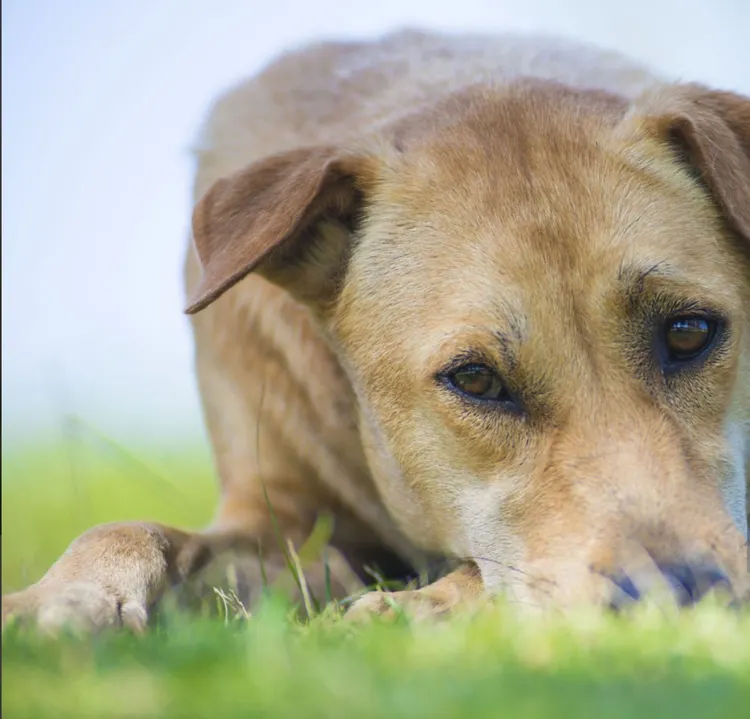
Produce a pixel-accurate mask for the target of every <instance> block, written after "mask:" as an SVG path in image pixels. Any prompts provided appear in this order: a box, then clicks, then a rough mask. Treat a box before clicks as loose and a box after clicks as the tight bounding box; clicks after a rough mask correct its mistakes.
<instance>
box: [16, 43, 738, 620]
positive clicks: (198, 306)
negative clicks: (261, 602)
mask: <svg viewBox="0 0 750 719" xmlns="http://www.w3.org/2000/svg"><path fill="white" fill-rule="evenodd" d="M196 153H197V158H198V168H197V174H196V179H195V188H194V192H195V200H196V207H195V210H194V215H193V232H192V237H191V242H190V248H189V250H188V255H187V261H186V271H185V277H186V289H187V294H188V297H189V300H188V301H189V305H188V308H187V312H188V313H189V314H190V315H191V317H192V328H193V333H194V337H195V362H196V368H197V377H198V383H199V387H200V394H201V397H202V403H203V410H204V415H205V421H206V425H207V428H208V433H209V436H210V442H211V445H212V448H213V455H214V457H215V462H216V468H217V471H218V475H219V478H220V481H221V500H220V504H219V507H218V509H217V512H216V516H215V521H214V522H213V523H212V525H211V526H210V527H209V528H208V529H207V530H205V531H201V532H188V531H182V530H177V529H174V528H170V527H165V526H161V525H156V524H148V523H118V524H111V525H104V526H99V527H95V528H94V529H91V530H90V531H88V532H86V533H85V534H83V535H82V536H81V537H79V538H78V539H76V540H75V541H74V542H73V544H72V545H71V546H70V547H69V548H68V549H67V551H66V552H65V553H64V554H63V555H62V556H61V558H60V559H59V560H58V561H57V562H56V563H55V564H54V565H53V566H52V568H51V569H50V570H49V571H48V572H47V574H46V575H45V576H44V577H43V578H42V579H41V580H40V581H39V582H38V583H36V584H34V585H33V586H31V587H29V588H27V589H25V590H23V591H21V592H18V593H15V594H10V595H7V596H5V597H4V598H3V617H4V620H5V619H7V618H8V617H10V616H19V617H21V618H23V617H26V618H27V619H30V620H32V621H35V622H37V623H38V624H39V625H41V626H43V627H48V628H49V627H58V626H61V625H65V624H69V623H74V624H79V625H81V626H85V627H92V628H99V627H103V626H110V625H125V626H128V627H132V628H134V629H142V628H144V627H145V626H146V622H147V620H148V616H149V612H150V610H151V608H152V607H154V606H155V605H156V603H157V601H158V600H159V598H160V597H161V596H162V595H163V594H164V592H165V591H166V590H167V588H169V587H170V586H172V585H174V584H177V583H180V582H183V581H186V580H187V579H188V578H189V577H191V576H194V575H195V574H196V573H197V572H199V571H202V568H203V567H205V566H206V565H207V563H208V564H210V562H211V561H212V560H213V559H215V558H216V557H219V556H223V554H222V553H225V552H227V551H233V552H235V554H238V553H239V554H240V555H242V556H244V557H245V562H244V565H243V577H244V582H245V584H244V585H243V586H245V587H246V589H247V595H248V601H251V602H253V601H255V599H256V598H257V596H258V595H259V592H260V588H261V587H262V585H263V583H264V581H269V582H272V581H273V580H274V577H277V576H280V574H281V573H282V572H283V571H285V570H284V567H285V566H286V562H287V561H288V560H289V558H290V556H293V557H294V556H296V555H290V552H292V551H293V549H294V547H298V548H299V547H300V546H301V545H302V544H303V543H304V542H305V540H306V538H308V536H309V535H310V533H311V532H312V531H313V529H314V527H315V526H317V525H316V522H317V521H318V520H319V518H320V517H323V516H325V517H328V518H329V520H330V521H331V522H332V524H331V525H330V526H331V527H332V529H331V535H330V545H331V551H332V552H333V554H331V555H330V556H335V557H336V559H337V561H338V562H339V563H338V565H337V566H338V567H339V569H338V570H337V571H335V572H331V570H330V567H328V568H327V565H326V563H325V562H324V561H323V560H322V559H320V558H315V557H313V558H312V559H309V560H306V561H307V566H306V568H305V571H304V577H305V581H306V583H307V589H309V591H310V593H314V594H317V596H323V594H324V582H326V581H327V582H328V583H329V585H330V586H329V589H330V591H331V592H332V593H333V594H334V596H338V597H342V596H345V595H346V594H347V592H348V589H349V587H350V584H351V580H352V579H353V578H354V579H360V580H363V577H365V576H366V575H367V571H368V568H370V567H373V566H375V565H377V566H378V567H380V569H381V572H382V573H384V574H385V575H386V576H388V577H396V576H398V577H403V576H409V574H410V573H411V572H416V573H423V572H424V571H425V568H427V567H429V566H430V563H431V562H432V561H433V560H436V559H437V560H440V559H445V560H448V561H449V562H450V564H449V569H448V571H446V572H445V573H444V574H443V575H442V576H440V577H439V578H437V579H436V580H435V581H434V582H432V583H426V584H424V585H423V586H419V587H417V588H407V589H404V590H403V591H396V592H393V593H388V592H385V591H373V592H369V593H366V594H364V595H363V596H362V597H361V598H359V599H358V600H357V601H355V602H354V603H353V604H352V606H351V608H350V609H349V610H348V614H347V616H348V617H351V618H365V617H369V616H373V615H384V614H388V613H390V612H392V611H393V606H394V603H395V604H396V606H401V607H403V608H404V609H405V610H407V611H410V612H412V613H413V614H414V615H415V616H418V617H429V616H434V615H438V614H443V613H446V612H451V611H456V610H458V609H460V608H462V607H468V606H471V605H472V604H473V603H476V602H481V601H483V600H484V599H486V598H490V597H492V596H495V595H497V594H503V595H505V596H507V597H509V598H512V599H513V600H514V601H517V602H518V603H519V604H521V605H523V606H529V607H533V608H542V609H544V608H546V607H555V608H569V607H575V606H580V605H586V606H589V605H594V606H603V607H615V608H620V607H623V606H626V605H629V604H630V603H631V602H634V601H637V600H639V599H640V598H641V597H643V596H646V595H650V594H653V593H655V592H658V591H660V590H663V591H664V592H666V594H667V595H668V596H669V597H670V598H671V599H673V600H674V601H676V602H677V603H678V604H681V605H685V604H692V603H694V602H696V601H698V600H699V599H700V598H701V597H702V596H704V595H706V594H707V593H709V592H715V591H719V590H721V591H726V592H727V593H728V596H730V597H732V598H734V599H737V598H744V597H745V596H746V595H747V591H748V565H747V527H748V525H747V508H746V495H747V480H746V467H747V464H748V459H749V458H750V441H749V440H750V98H747V97H744V96H742V95H739V94H736V93H733V92H725V91H719V90H714V89H710V88H707V87H704V86H701V85H698V84H682V83H673V82H671V81H668V80H666V79H663V78H661V77H659V76H658V75H657V74H655V73H653V72H651V71H650V70H649V69H648V68H645V67H642V66H641V65H639V64H638V63H636V62H634V61H632V60H630V59H628V58H626V57H623V56H621V55H620V54H617V53H613V52H606V51H603V50H600V49H598V48H594V47H589V46H585V45H580V44H578V43H574V42H569V41H565V40H561V39H554V38H544V37H524V36H512V35H505V36H497V37H479V36H447V35H441V34H432V33H423V32H418V31H400V32H396V33H393V34H390V35H387V36H385V37H383V38H381V39H379V40H374V41H361V42H341V43H335V42H327V43H322V44H317V45H313V46H308V47H306V48H303V49H301V50H297V51H294V52H291V53H288V54H286V55H284V56H282V57H281V58H280V59H277V60H276V61H275V62H273V63H272V64H271V65H270V66H268V67H267V68H266V69H265V70H263V71H262V72H261V73H260V74H259V75H258V76H256V77H255V78H254V79H251V80H250V81H248V82H245V83H243V84H241V85H239V86H238V87H236V88H234V89H232V90H231V91H229V92H228V93H227V94H225V95H224V96H223V97H221V98H220V99H219V100H218V102H217V103H216V104H215V106H214V108H213V111H212V113H211V115H210V117H209V119H208V121H207V123H206V125H205V127H204V130H203V133H202V135H201V139H200V142H199V146H198V147H197V150H196ZM243 553H244V554H243ZM331 566H333V565H331ZM347 572H348V574H347ZM328 574H331V577H330V579H329V578H328V576H327V575H328ZM263 575H264V576H263ZM660 588H661V589H660Z"/></svg>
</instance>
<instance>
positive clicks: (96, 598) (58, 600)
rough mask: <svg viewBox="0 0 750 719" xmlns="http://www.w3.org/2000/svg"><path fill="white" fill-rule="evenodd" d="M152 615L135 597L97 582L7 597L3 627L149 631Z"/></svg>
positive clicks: (49, 630) (54, 630) (51, 630)
mask: <svg viewBox="0 0 750 719" xmlns="http://www.w3.org/2000/svg"><path fill="white" fill-rule="evenodd" d="M147 619H148V613H147V609H146V606H145V604H144V603H143V602H142V601H139V600H138V599H137V598H135V597H127V596H121V595H118V594H117V593H116V592H114V591H113V590H112V589H110V588H107V587H105V586H103V585H101V584H97V583H94V582H84V581H76V582H70V583H65V584H61V585H57V586H56V585H54V584H53V585H51V586H44V587H40V586H35V587H30V588H29V589H27V590H25V591H22V592H18V593H17V594H9V595H6V596H4V597H3V627H4V626H5V625H6V624H7V623H8V622H12V621H20V622H24V623H32V624H34V625H35V626H36V627H37V628H38V629H40V630H41V631H43V632H47V633H51V634H56V633H58V632H59V631H60V630H61V629H63V628H65V629H69V630H72V631H74V632H86V633H93V632H98V631H101V630H102V629H107V628H108V627H122V626H124V627H127V628H129V629H131V630H133V631H136V632H140V631H143V629H145V626H146V621H147Z"/></svg>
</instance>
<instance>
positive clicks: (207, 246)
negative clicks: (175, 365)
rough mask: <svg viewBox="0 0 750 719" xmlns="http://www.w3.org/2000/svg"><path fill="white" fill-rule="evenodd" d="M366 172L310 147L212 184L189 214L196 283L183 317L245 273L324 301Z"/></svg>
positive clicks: (360, 164)
mask: <svg viewBox="0 0 750 719" xmlns="http://www.w3.org/2000/svg"><path fill="white" fill-rule="evenodd" d="M373 167H374V163H373V161H372V159H371V158H370V157H368V156H366V155H359V154H354V153H349V152H346V151H343V150H341V149H340V148H336V147H312V148H304V149H298V150H292V151H289V152H285V153H281V154H278V155H273V156H270V157H267V158H265V159H263V160H260V161H259V162H256V163H254V164H252V165H250V166H249V167H248V168H246V169H244V170H241V171H240V172H238V173H236V174H234V175H232V176H230V177H227V178H226V179H222V180H219V181H218V182H216V183H215V184H214V185H213V186H212V187H211V189H210V190H209V191H208V192H207V193H206V194H205V195H204V196H203V198H202V199H201V200H200V201H199V202H198V204H197V206H196V208H195V210H194V212H193V239H194V242H195V249H196V251H197V253H198V257H199V259H200V262H201V265H202V267H203V277H202V279H201V281H200V284H199V285H198V287H197V288H196V290H195V292H194V293H193V296H192V297H191V299H190V304H189V306H188V308H187V310H186V312H187V313H188V314H194V313H195V312H198V311H200V310H202V309H203V308H205V307H207V306H208V305H210V304H211V303H212V302H213V301H214V300H216V299H217V298H218V297H220V296H221V295H222V294H223V293H224V292H226V291H227V290H228V289H229V288H230V287H232V286H233V285H234V284H236V283H237V282H239V281H240V280H241V279H242V278H243V277H245V276H246V275H247V274H248V273H250V272H252V271H253V270H257V271H258V272H259V273H261V274H263V275H264V276H266V277H267V278H268V279H270V280H271V281H273V282H276V283H278V284H281V285H283V286H285V287H287V288H288V289H289V290H290V291H291V292H292V293H293V294H294V295H295V296H296V297H298V298H299V299H301V300H302V301H306V302H311V303H312V302H325V301H326V300H328V299H330V298H331V296H332V294H333V293H334V292H335V288H336V286H337V284H338V281H339V279H340V276H341V273H342V271H343V269H344V268H345V266H346V256H347V253H348V249H349V240H350V235H351V228H352V225H353V223H354V221H355V219H356V217H357V215H358V212H359V210H360V205H361V202H362V197H363V192H364V188H365V185H366V184H367V180H368V177H370V175H371V171H372V170H373Z"/></svg>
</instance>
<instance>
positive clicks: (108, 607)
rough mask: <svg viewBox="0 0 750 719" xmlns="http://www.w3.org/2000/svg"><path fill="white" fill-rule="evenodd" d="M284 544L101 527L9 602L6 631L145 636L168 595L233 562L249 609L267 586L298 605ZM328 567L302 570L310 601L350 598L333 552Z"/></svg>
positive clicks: (254, 535) (316, 564)
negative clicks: (22, 624)
mask: <svg viewBox="0 0 750 719" xmlns="http://www.w3.org/2000/svg"><path fill="white" fill-rule="evenodd" d="M292 534H296V533H292ZM285 535H287V532H285ZM289 538H290V539H291V536H290V537H289ZM278 541H280V540H278V538H275V537H273V536H272V535H271V534H270V533H269V532H267V531H263V532H258V531H249V530H248V531H244V532H242V531H237V530H236V528H233V529H231V530H228V531H222V530H221V529H220V528H214V529H213V530H211V531H209V532H205V533H197V532H196V533H191V532H183V531H181V530H178V529H173V528H171V527H165V526H162V525H159V524H150V523H139V522H123V523H114V524H105V525H101V526H98V527H94V528H93V529H90V530H89V531H87V532H85V533H84V534H82V535H81V536H80V537H78V539H76V540H75V541H74V542H73V543H72V544H71V545H70V546H69V547H68V549H67V550H66V551H65V552H64V553H63V555H62V556H61V557H60V558H59V559H58V561H57V562H56V563H55V564H54V565H52V567H51V568H50V569H49V571H48V572H47V573H46V574H45V575H44V576H43V577H42V579H41V580H39V581H38V582H37V583H36V584H33V585H32V586H30V587H28V588H27V589H24V590H22V591H20V592H16V593H14V594H9V595H6V596H4V597H3V600H2V601H3V608H2V618H3V625H5V624H6V622H7V620H8V619H9V618H11V617H16V618H18V619H20V620H29V621H31V622H33V623H34V624H36V625H37V626H39V627H40V628H41V629H43V630H47V631H54V630H57V629H60V628H62V627H63V626H70V627H73V628H76V629H79V630H84V631H93V630H99V629H102V628H105V627H110V626H126V627H129V628H131V629H134V630H136V631H140V630H142V629H144V628H145V626H146V622H147V620H148V615H149V612H150V610H151V609H152V607H154V605H155V604H156V602H157V600H159V599H160V598H161V597H162V595H163V594H164V592H165V591H166V590H167V589H168V588H170V587H172V586H175V585H178V584H181V583H185V582H187V581H188V580H190V579H191V578H195V577H196V575H197V574H199V573H200V570H202V569H203V568H206V567H208V566H209V565H210V564H212V563H214V562H215V561H216V560H219V559H220V558H221V557H222V556H225V555H227V554H231V556H232V558H233V559H236V560H237V564H238V568H239V570H240V572H241V573H242V581H243V584H244V586H246V587H248V588H249V589H248V592H247V594H246V596H243V597H241V600H242V601H243V603H244V602H254V601H255V599H257V598H258V597H259V595H260V593H261V591H262V590H263V588H264V584H265V582H268V584H269V585H271V586H277V587H278V586H279V582H282V583H283V585H284V586H283V589H285V590H286V591H287V592H288V593H290V594H291V595H292V598H293V599H298V598H300V595H301V590H300V587H299V584H297V583H295V581H294V577H293V576H292V575H291V573H290V572H289V571H288V569H287V566H288V565H287V562H288V560H289V556H288V554H287V552H288V549H282V548H281V547H280V546H279V544H278ZM292 542H293V545H292V546H294V540H292ZM296 544H297V547H299V546H300V544H301V542H299V541H298V542H297V543H296ZM261 547H262V548H261ZM261 551H262V554H261ZM331 552H333V554H332V555H331ZM328 560H329V566H327V567H326V566H324V564H323V562H322V561H321V560H320V559H317V558H316V559H313V560H312V561H309V560H308V561H307V562H306V564H305V566H301V565H300V569H301V570H302V573H303V575H304V579H303V581H304V582H305V591H306V592H308V593H309V595H312V596H317V597H318V598H323V597H324V596H326V593H328V592H330V593H332V594H333V595H334V596H338V597H342V596H345V595H346V593H348V592H349V591H350V581H351V573H349V574H348V575H347V574H346V571H347V567H346V566H341V564H342V562H341V560H340V557H338V556H337V555H336V554H335V552H334V550H329V557H328ZM283 575H288V576H283ZM282 577H283V579H282Z"/></svg>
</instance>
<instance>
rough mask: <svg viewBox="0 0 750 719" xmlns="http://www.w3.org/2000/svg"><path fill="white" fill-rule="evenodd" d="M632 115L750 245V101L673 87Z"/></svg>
mask: <svg viewBox="0 0 750 719" xmlns="http://www.w3.org/2000/svg"><path fill="white" fill-rule="evenodd" d="M634 110H635V114H636V115H638V116H640V117H641V118H643V121H644V122H645V125H646V127H647V129H648V130H649V131H650V132H652V133H656V134H657V135H658V137H659V138H660V139H661V140H663V141H666V142H668V143H669V144H670V145H671V146H672V147H673V148H674V149H675V151H676V154H677V156H678V157H679V158H680V159H681V160H682V161H684V162H686V163H687V164H688V165H689V166H690V167H691V169H692V170H693V171H694V172H695V174H696V176H697V177H698V179H699V180H700V181H701V182H702V183H703V184H704V185H705V186H706V187H707V188H708V190H709V192H710V193H711V195H712V197H713V199H714V201H715V202H716V204H717V205H718V206H719V208H720V209H721V211H722V214H723V216H724V218H725V220H726V222H727V223H728V225H729V226H730V227H731V228H732V229H733V230H734V231H735V232H738V233H739V234H740V235H741V236H742V237H744V238H745V240H747V241H748V242H749V243H750V98H748V97H744V96H742V95H738V94H735V93H732V92H721V91H715V90H710V89H708V88H706V87H703V86H702V85H695V84H686V85H674V86H671V87H667V88H663V89H660V90H658V91H656V92H652V93H649V94H648V95H646V96H644V97H643V98H641V100H640V101H639V102H636V105H635V107H634Z"/></svg>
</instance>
